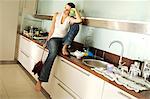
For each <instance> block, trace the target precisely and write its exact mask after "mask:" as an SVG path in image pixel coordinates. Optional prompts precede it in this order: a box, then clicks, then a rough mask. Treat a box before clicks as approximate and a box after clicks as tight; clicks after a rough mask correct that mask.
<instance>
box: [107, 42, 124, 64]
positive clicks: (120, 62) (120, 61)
mask: <svg viewBox="0 0 150 99" xmlns="http://www.w3.org/2000/svg"><path fill="white" fill-rule="evenodd" d="M114 43H118V44H120V45H121V54H120V58H119V66H122V65H123V64H122V57H123V53H124V46H123V43H122V42H121V41H118V40H115V41H112V42H111V43H110V45H109V48H110V47H111V45H112V44H114Z"/></svg>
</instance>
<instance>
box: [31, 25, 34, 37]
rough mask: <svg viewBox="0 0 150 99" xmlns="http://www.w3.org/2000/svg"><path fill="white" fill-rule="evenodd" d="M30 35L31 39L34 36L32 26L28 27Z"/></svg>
mask: <svg viewBox="0 0 150 99" xmlns="http://www.w3.org/2000/svg"><path fill="white" fill-rule="evenodd" d="M30 34H31V37H32V38H33V36H34V34H33V26H32V25H31V26H30Z"/></svg>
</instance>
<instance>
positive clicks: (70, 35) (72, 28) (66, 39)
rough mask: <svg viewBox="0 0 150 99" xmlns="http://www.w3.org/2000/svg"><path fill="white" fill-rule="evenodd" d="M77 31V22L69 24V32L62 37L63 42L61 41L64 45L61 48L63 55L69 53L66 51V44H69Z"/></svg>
mask: <svg viewBox="0 0 150 99" xmlns="http://www.w3.org/2000/svg"><path fill="white" fill-rule="evenodd" d="M78 31H79V24H78V23H74V24H73V25H71V26H70V29H69V32H68V33H67V35H66V36H65V37H64V43H63V45H64V46H63V48H62V53H63V55H69V53H68V51H67V49H68V46H69V45H71V43H72V41H73V39H74V38H75V36H76V35H77V34H78Z"/></svg>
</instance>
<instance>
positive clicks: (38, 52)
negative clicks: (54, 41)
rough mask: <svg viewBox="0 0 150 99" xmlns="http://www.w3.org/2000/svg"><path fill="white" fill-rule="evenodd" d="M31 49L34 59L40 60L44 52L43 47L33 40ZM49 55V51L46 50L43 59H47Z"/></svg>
mask: <svg viewBox="0 0 150 99" xmlns="http://www.w3.org/2000/svg"><path fill="white" fill-rule="evenodd" d="M31 45H32V46H31V49H30V50H29V53H30V56H31V58H32V59H34V60H40V59H41V57H42V53H43V50H44V49H43V47H42V46H40V45H38V44H36V43H34V42H31ZM47 55H48V51H44V56H43V60H44V61H45V59H46V57H47Z"/></svg>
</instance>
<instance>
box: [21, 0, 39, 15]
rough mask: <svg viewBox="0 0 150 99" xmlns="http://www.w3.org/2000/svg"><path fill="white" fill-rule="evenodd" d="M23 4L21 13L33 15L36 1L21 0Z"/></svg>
mask: <svg viewBox="0 0 150 99" xmlns="http://www.w3.org/2000/svg"><path fill="white" fill-rule="evenodd" d="M22 2H23V12H24V13H26V14H31V15H33V14H35V13H36V5H37V0H22Z"/></svg>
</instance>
